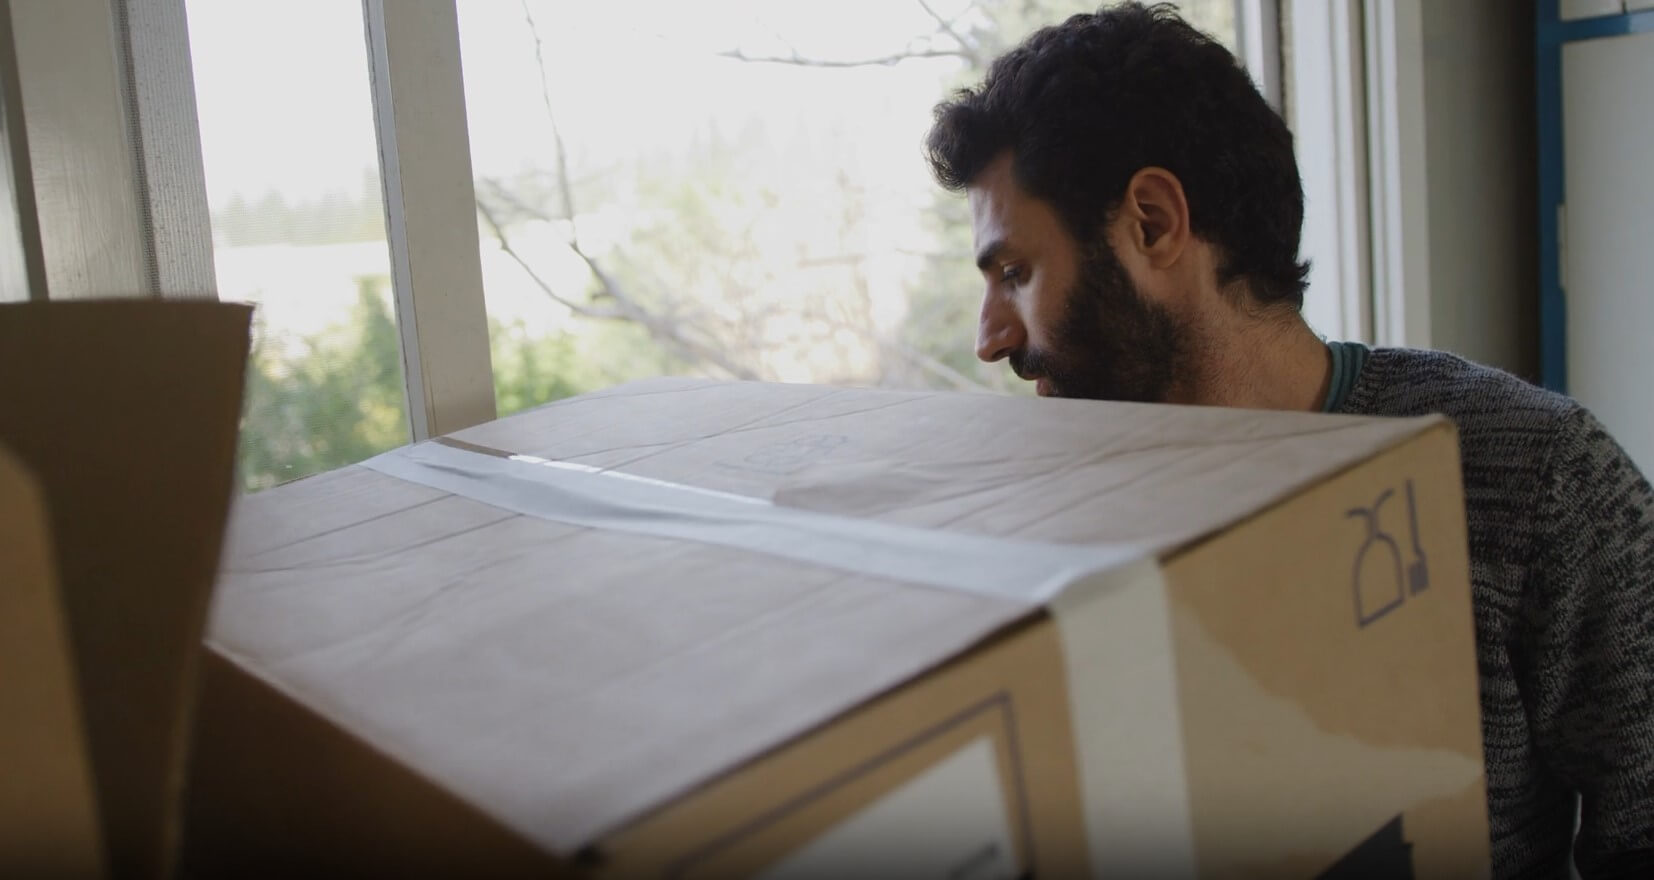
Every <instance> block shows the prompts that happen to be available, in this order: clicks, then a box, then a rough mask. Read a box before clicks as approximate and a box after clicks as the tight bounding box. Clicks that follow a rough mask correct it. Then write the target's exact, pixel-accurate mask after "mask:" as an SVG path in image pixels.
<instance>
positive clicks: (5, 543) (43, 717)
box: [0, 446, 103, 877]
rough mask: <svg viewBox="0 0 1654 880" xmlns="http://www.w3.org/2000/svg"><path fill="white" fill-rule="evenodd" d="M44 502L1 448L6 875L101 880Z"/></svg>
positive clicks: (2, 865) (0, 694)
mask: <svg viewBox="0 0 1654 880" xmlns="http://www.w3.org/2000/svg"><path fill="white" fill-rule="evenodd" d="M42 502H43V499H42V498H41V495H40V491H39V489H37V488H36V486H35V483H34V479H33V478H31V477H30V476H29V475H28V473H27V472H26V471H24V470H23V465H22V464H21V463H20V462H18V460H17V459H16V458H15V457H14V456H12V454H11V453H9V452H7V451H6V449H5V448H4V447H3V446H0V875H5V876H8V877H95V876H97V875H99V874H101V873H102V872H103V842H102V840H101V839H100V838H99V834H98V814H97V805H96V803H95V802H94V801H93V798H92V767H91V762H90V760H89V759H88V757H87V754H86V737H85V733H84V728H83V725H82V724H81V717H80V699H79V697H78V696H77V695H76V693H75V680H74V667H73V662H72V659H71V657H72V655H71V652H70V647H69V638H68V631H67V627H66V626H65V625H64V622H63V607H62V601H61V598H60V596H59V594H58V586H57V575H56V573H55V572H54V571H53V568H52V558H51V542H50V541H49V540H48V535H47V527H46V508H45V505H44V504H43V503H42Z"/></svg>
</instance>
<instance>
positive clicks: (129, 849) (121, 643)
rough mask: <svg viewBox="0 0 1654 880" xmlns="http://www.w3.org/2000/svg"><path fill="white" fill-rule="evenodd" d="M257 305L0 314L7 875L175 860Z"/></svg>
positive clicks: (26, 308)
mask: <svg viewBox="0 0 1654 880" xmlns="http://www.w3.org/2000/svg"><path fill="white" fill-rule="evenodd" d="M250 314H251V309H250V308H248V307H247V306H237V305H225V304H220V303H217V302H212V301H195V302H161V301H155V300H136V299H134V300H121V301H107V302H90V301H81V302H52V303H45V302H40V303H22V304H8V305H0V445H3V446H5V447H6V448H7V450H8V451H9V453H10V456H9V457H7V458H6V459H5V462H4V464H3V465H0V472H3V473H4V474H5V476H3V477H0V511H4V512H3V513H0V532H3V533H5V534H4V535H3V537H0V557H3V558H4V559H3V561H0V617H4V618H5V622H4V623H0V641H4V642H5V645H4V646H3V647H0V692H3V693H4V694H5V696H3V697H0V709H3V710H4V711H3V712H0V745H5V746H6V748H5V749H4V750H3V751H4V752H5V755H4V758H0V761H10V762H15V764H6V765H5V766H4V768H3V771H4V772H0V789H3V793H0V809H3V810H4V813H3V815H0V825H4V826H5V830H4V831H0V842H3V844H4V845H3V846H0V876H7V877H13V876H16V877H25V876H26V877H37V876H53V875H56V876H89V875H91V874H94V873H96V872H97V871H99V870H100V867H101V869H106V870H107V871H108V872H109V873H110V874H111V875H113V876H117V877H155V876H164V875H166V874H168V873H169V872H170V870H171V868H172V865H173V861H174V857H175V856H176V852H175V850H176V840H177V832H178V828H179V819H180V811H179V809H178V806H179V801H180V799H181V796H182V794H183V783H184V777H185V773H184V760H185V757H186V752H187V750H188V736H187V734H188V732H189V730H190V728H191V710H192V708H193V706H194V696H195V684H196V677H195V669H196V665H197V662H198V658H199V657H200V655H201V650H200V643H201V636H202V632H203V629H204V627H205V624H206V613H207V604H208V598H209V595H210V592H211V590H212V585H213V580H214V577H215V575H216V573H217V570H218V565H219V557H218V552H219V548H220V544H221V541H222V539H223V533H224V522H225V519H226V517H227V516H228V513H229V506H230V499H231V495H232V492H233V485H234V475H235V450H236V444H235V440H236V427H237V424H238V422H239V420H240V415H241V390H242V373H243V370H244V368H245V364H246V359H247V343H248V336H247V330H248V321H249V316H250ZM25 470H26V471H27V475H26V476H25V475H24V471H25ZM31 512H32V513H31ZM48 540H49V542H50V543H49V544H48V543H47V541H48ZM10 627H17V628H19V630H20V631H21V634H14V633H12V632H11V631H10V629H9V628H10ZM65 646H67V648H68V654H67V655H62V654H60V653H59V652H60V651H62V650H63V649H64V647H65ZM14 700H15V702H13V701H14ZM88 786H89V787H90V790H88ZM94 807H95V811H96V815H95V817H94V816H90V815H88V812H89V811H90V810H92V809H93V808H94ZM100 838H101V841H102V848H101V851H100V848H99V846H98V841H99V840H100Z"/></svg>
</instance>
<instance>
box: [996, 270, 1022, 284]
mask: <svg viewBox="0 0 1654 880" xmlns="http://www.w3.org/2000/svg"><path fill="white" fill-rule="evenodd" d="M1022 279H1023V271H1022V267H1021V266H1006V267H1005V268H1004V269H1002V270H1000V273H999V280H1001V281H1004V282H1006V283H1007V284H1017V283H1020V282H1021V281H1022Z"/></svg>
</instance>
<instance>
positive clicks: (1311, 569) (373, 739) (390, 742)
mask: <svg viewBox="0 0 1654 880" xmlns="http://www.w3.org/2000/svg"><path fill="white" fill-rule="evenodd" d="M1465 545H1466V539H1465V531H1464V518H1463V498H1462V494H1461V490H1460V486H1459V482H1458V462H1457V444H1456V439H1455V435H1454V432H1453V429H1452V427H1451V425H1450V424H1448V423H1447V422H1445V421H1442V420H1432V419H1425V420H1409V421H1392V420H1370V419H1353V418H1341V417H1330V416H1319V415H1310V414H1290V413H1249V412H1240V411H1233V410H1219V409H1187V408H1173V407H1143V406H1130V405H1109V404H1096V403H1088V402H1077V401H1049V400H1032V399H1013V398H1000V397H988V396H975V395H961V394H928V395H927V394H910V393H897V392H882V391H850V390H833V389H826V388H819V387H810V386H779V385H761V384H723V383H708V382H700V381H693V380H660V381H655V382H647V383H641V384H637V385H631V386H626V387H623V388H621V389H617V390H615V391H612V392H607V393H603V394H595V395H588V396H585V397H581V398H576V399H573V400H570V401H565V402H562V403H559V404H556V405H553V406H549V407H546V408H543V409H540V410H536V411H533V412H530V413H526V414H523V415H519V416H516V417H513V418H508V419H503V420H501V421H498V422H494V423H490V424H487V425H483V426H479V427H477V428H473V429H470V430H468V431H464V432H460V433H459V434H457V435H455V436H454V437H452V438H449V439H447V440H445V441H441V442H437V443H430V444H423V445H420V446H416V447H410V448H409V449H406V450H401V451H399V452H397V453H392V454H389V455H387V456H382V457H381V458H379V459H375V460H374V461H372V462H369V463H367V464H366V465H365V466H359V467H353V468H348V469H345V470H342V471H339V472H336V473H332V474H328V475H324V476H320V477H315V478H311V479H308V480H304V481H301V482H299V483H296V484H293V485H290V486H287V487H283V488H280V489H275V490H271V491H269V492H266V493H262V494H260V495H257V496H253V497H250V498H248V499H246V500H245V501H244V502H243V503H242V504H241V505H240V506H239V508H238V511H237V514H236V517H235V521H234V524H233V526H232V538H231V549H230V550H229V551H228V553H227V559H228V562H227V565H226V569H225V571H224V573H223V576H222V580H221V584H220V589H219V593H218V598H217V601H216V605H215V610H214V613H213V620H212V623H211V627H210V635H209V645H210V648H211V653H212V660H211V662H210V664H209V670H208V677H207V686H206V692H205V696H204V704H203V710H202V711H203V715H202V727H201V731H200V752H199V753H198V755H197V770H198V775H197V778H196V780H195V782H196V784H195V788H194V791H193V797H192V812H191V820H192V826H191V832H190V838H191V865H192V867H193V868H194V869H196V870H199V871H201V872H203V873H206V872H209V871H211V870H224V869H229V868H235V869H238V870H248V869H252V868H264V869H269V870H272V871H275V872H280V871H292V870H295V869H299V868H305V869H310V870H319V869H322V868H332V869H335V870H337V871H339V872H341V873H342V872H347V871H348V872H354V873H382V874H386V875H390V874H398V875H439V874H444V873H464V874H466V875H468V876H479V875H499V876H505V875H513V874H523V875H528V874H534V873H539V874H546V873H552V874H558V873H578V874H598V875H607V876H661V875H665V876H683V877H725V876H741V875H756V876H765V877H776V878H793V877H815V876H878V875H880V874H881V873H882V875H884V876H936V877H943V876H947V877H1011V876H1020V875H1026V874H1028V873H1034V874H1038V875H1041V876H1058V877H1063V876H1078V875H1084V874H1088V873H1089V874H1093V875H1096V876H1120V877H1141V876H1174V875H1190V874H1195V873H1198V874H1201V875H1204V876H1226V877H1254V876H1256V877H1290V876H1303V877H1310V876H1316V875H1318V874H1319V875H1323V876H1328V877H1337V876H1349V875H1351V874H1352V873H1353V874H1355V875H1357V876H1364V875H1363V874H1361V871H1363V870H1371V869H1375V868H1377V869H1380V870H1385V869H1391V868H1396V867H1397V866H1401V867H1402V868H1407V869H1408V870H1411V871H1413V872H1415V873H1416V875H1417V876H1421V877H1465V876H1478V875H1483V874H1486V873H1487V870H1488V842H1487V825H1486V817H1485V807H1484V797H1485V790H1484V779H1483V771H1482V756H1481V737H1480V727H1479V723H1478V710H1477V705H1478V704H1477V681H1476V666H1475V658H1474V649H1473V621H1472V616H1471V604H1470V591H1469V574H1468V563H1467V561H1466V546H1465ZM1385 876H1405V874H1401V873H1394V872H1391V873H1386V874H1385Z"/></svg>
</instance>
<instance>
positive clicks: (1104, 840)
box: [1051, 559, 1196, 878]
mask: <svg viewBox="0 0 1654 880" xmlns="http://www.w3.org/2000/svg"><path fill="white" fill-rule="evenodd" d="M1105 593H1106V594H1107V599H1108V600H1107V601H1106V602H1105V601H1102V594H1105ZM1171 615H1172V612H1171V607H1170V605H1169V604H1168V601H1167V598H1166V578H1165V574H1164V573H1163V572H1162V570H1161V568H1160V565H1159V563H1158V562H1157V561H1156V560H1153V559H1145V560H1142V561H1140V562H1138V563H1136V564H1132V565H1126V566H1122V567H1120V568H1117V569H1115V570H1114V571H1110V572H1106V573H1101V574H1098V575H1095V576H1093V577H1091V578H1087V579H1086V580H1085V581H1084V582H1081V583H1076V584H1074V585H1073V586H1072V588H1071V589H1069V590H1068V591H1066V592H1065V593H1064V594H1063V595H1062V596H1060V597H1058V598H1057V599H1056V600H1055V601H1054V602H1053V604H1052V606H1051V616H1052V618H1053V619H1054V620H1055V621H1056V624H1057V632H1058V634H1059V635H1060V636H1061V638H1062V649H1063V664H1064V666H1065V667H1067V669H1068V707H1069V717H1070V719H1071V722H1070V723H1071V724H1072V725H1073V729H1074V747H1075V751H1076V752H1077V753H1078V754H1077V758H1078V759H1079V778H1080V780H1079V781H1080V799H1081V803H1082V806H1083V809H1084V811H1085V816H1084V818H1085V827H1086V844H1087V848H1088V849H1089V851H1090V853H1091V869H1092V870H1091V875H1092V876H1093V877H1097V878H1109V877H1156V878H1160V877H1164V878H1185V877H1187V878H1193V877H1195V876H1196V864H1195V861H1194V853H1195V841H1194V828H1193V826H1192V825H1191V824H1190V812H1189V807H1190V801H1189V777H1188V770H1187V767H1186V766H1185V764H1184V755H1183V712H1182V709H1181V707H1180V706H1179V703H1178V686H1177V667H1176V658H1175V655H1174V653H1173V650H1172V647H1173V646H1172V616H1171Z"/></svg>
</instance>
